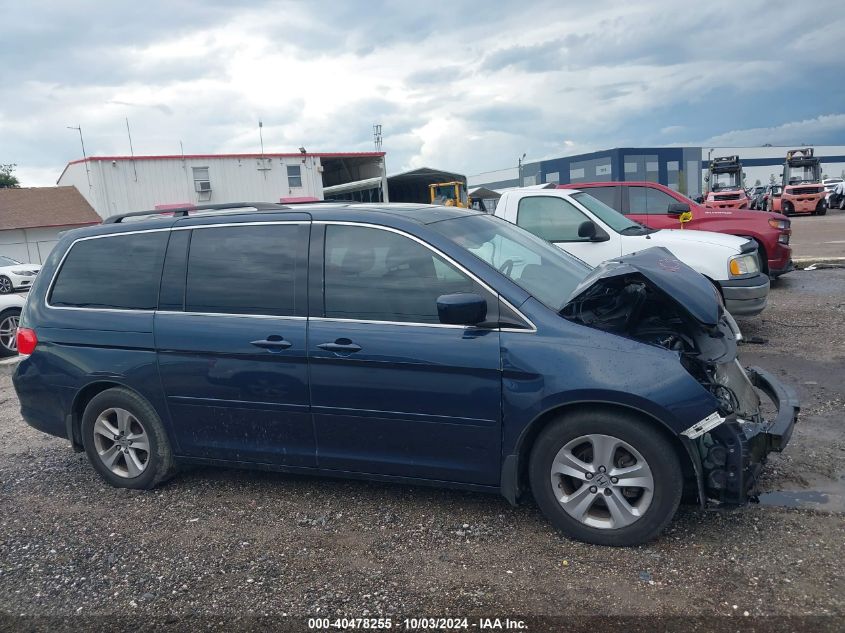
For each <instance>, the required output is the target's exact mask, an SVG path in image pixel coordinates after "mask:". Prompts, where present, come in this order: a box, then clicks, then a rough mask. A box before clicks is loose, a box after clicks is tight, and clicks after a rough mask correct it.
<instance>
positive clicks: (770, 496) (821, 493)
mask: <svg viewBox="0 0 845 633" xmlns="http://www.w3.org/2000/svg"><path fill="white" fill-rule="evenodd" d="M831 483H832V484H833V487H832V488H827V486H825V489H822V490H774V491H772V492H764V493H762V494H761V495H759V496H758V497H757V500H758V501H759V503H760V505H764V506H779V507H781V508H807V509H812V510H825V511H827V512H845V485H843V482H842V481H841V480H840V481H838V482H831ZM837 484H839V485H837Z"/></svg>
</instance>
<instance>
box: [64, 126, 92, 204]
mask: <svg viewBox="0 0 845 633" xmlns="http://www.w3.org/2000/svg"><path fill="white" fill-rule="evenodd" d="M67 129H69V130H76V131H77V132H79V143H80V145H82V162H83V163H85V177H86V178H87V179H88V191H91V172H90V171H89V170H88V156H87V155H86V154H85V141H83V140H82V126H81V125H77V126H76V127H74V126H72V125H68V126H67Z"/></svg>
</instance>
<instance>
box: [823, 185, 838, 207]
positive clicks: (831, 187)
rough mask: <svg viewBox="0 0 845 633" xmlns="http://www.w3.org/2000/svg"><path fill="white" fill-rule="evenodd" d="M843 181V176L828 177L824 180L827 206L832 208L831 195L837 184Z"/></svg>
mask: <svg viewBox="0 0 845 633" xmlns="http://www.w3.org/2000/svg"><path fill="white" fill-rule="evenodd" d="M842 181H843V179H842V178H826V179H824V180H822V184H823V185H824V197H825V200H827V206H828V208H830V195H831V194H832V193H833V192H834V191H835V190H836V185H838V184H840V183H841V182H842Z"/></svg>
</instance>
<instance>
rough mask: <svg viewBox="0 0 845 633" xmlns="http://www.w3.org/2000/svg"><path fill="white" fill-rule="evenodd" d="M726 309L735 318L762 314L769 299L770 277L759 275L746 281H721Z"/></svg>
mask: <svg viewBox="0 0 845 633" xmlns="http://www.w3.org/2000/svg"><path fill="white" fill-rule="evenodd" d="M719 286H720V288H721V289H722V296H723V297H724V298H725V307H726V308H727V309H728V312H730V313H731V314H732V315H733V316H754V315H755V314H760V313H761V312H762V311H763V310H764V308H765V307H766V303H767V301H768V299H769V277H768V275H764V274H763V273H758V274H756V275H754V276H753V277H748V278H746V279H728V280H726V281H720V282H719Z"/></svg>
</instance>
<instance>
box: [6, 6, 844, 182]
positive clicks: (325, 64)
mask: <svg viewBox="0 0 845 633" xmlns="http://www.w3.org/2000/svg"><path fill="white" fill-rule="evenodd" d="M0 16H2V20H3V22H4V23H5V24H4V28H3V29H0V163H16V164H17V172H16V173H17V175H18V177H19V179H20V180H21V184H22V185H23V186H49V185H53V184H55V182H56V180H57V179H58V177H59V175H60V173H61V171H62V168H63V167H64V165H65V164H66V163H67V162H68V161H70V160H74V159H77V158H80V157H81V155H82V150H81V148H80V142H79V135H78V132H77V131H76V130H73V129H69V126H73V127H75V126H81V128H82V132H83V135H84V140H85V149H86V152H87V154H88V155H89V156H97V155H100V156H103V155H127V154H129V140H128V138H127V130H126V119H127V118H128V119H129V124H130V126H131V132H132V142H133V145H134V152H135V154H136V155H145V154H146V155H149V154H179V153H180V152H181V151H182V149H184V152H185V153H187V154H192V153H193V154H196V153H223V152H227V153H232V152H245V153H248V152H257V151H259V148H260V145H259V134H258V132H259V130H258V122H259V121H262V122H263V130H262V131H263V136H264V147H265V151H267V152H291V151H294V152H295V151H297V148H298V147H300V146H304V147H305V148H307V150H308V151H312V152H319V151H326V152H336V151H371V150H372V149H373V129H372V126H373V124H376V123H379V124H381V125H382V128H383V134H384V150H385V151H387V168H388V172H389V173H396V172H399V171H401V170H404V169H410V168H415V167H421V166H431V167H437V168H441V169H448V170H454V171H458V172H460V173H464V174H476V173H480V172H483V171H489V170H494V169H501V168H507V167H512V166H515V165H516V163H517V160H518V158H519V157H520V156H521V155H522V154H523V153H525V154H526V155H527V160H528V161H531V160H537V159H541V158H546V157H553V156H563V155H571V154H577V153H581V152H585V151H594V150H599V149H606V148H611V147H637V146H655V145H656V146H662V145H678V144H684V145H700V146H731V145H762V144H765V143H770V144H773V145H795V146H799V145H803V144H828V145H845V55H843V53H842V46H843V44H842V41H843V40H842V37H843V33H845V11H843V10H842V5H841V2H840V1H838V0H832V1H829V2H828V1H822V0H819V1H812V0H803V1H802V2H795V1H794V0H791V1H789V2H779V1H777V0H769V1H765V0H743V1H741V2H737V1H735V0H734V1H729V2H721V1H714V2H706V3H705V2H701V3H699V4H698V6H696V5H695V4H693V3H683V2H677V1H663V0H638V1H637V2H630V1H626V2H615V1H613V0H605V1H604V2H595V1H589V2H581V1H568V2H561V1H560V0H557V1H554V2H545V1H544V0H534V1H532V2H529V3H525V2H498V1H496V0H486V1H480V0H476V1H465V0H450V1H449V2H440V1H438V0H427V1H426V2H415V1H412V0H406V1H399V0H397V1H394V2H390V1H386V0H337V1H332V2H327V1H325V2H324V1H319V0H311V1H310V2H306V1H294V2H279V1H273V2H270V1H267V2H251V3H236V2H232V1H231V0H229V1H218V0H143V1H138V0H135V1H134V2H124V1H122V0H113V1H111V2H102V1H97V2H94V1H87V0H76V1H73V0H64V1H57V2H39V1H38V0H31V1H27V2H20V1H19V0H14V1H13V0H0Z"/></svg>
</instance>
